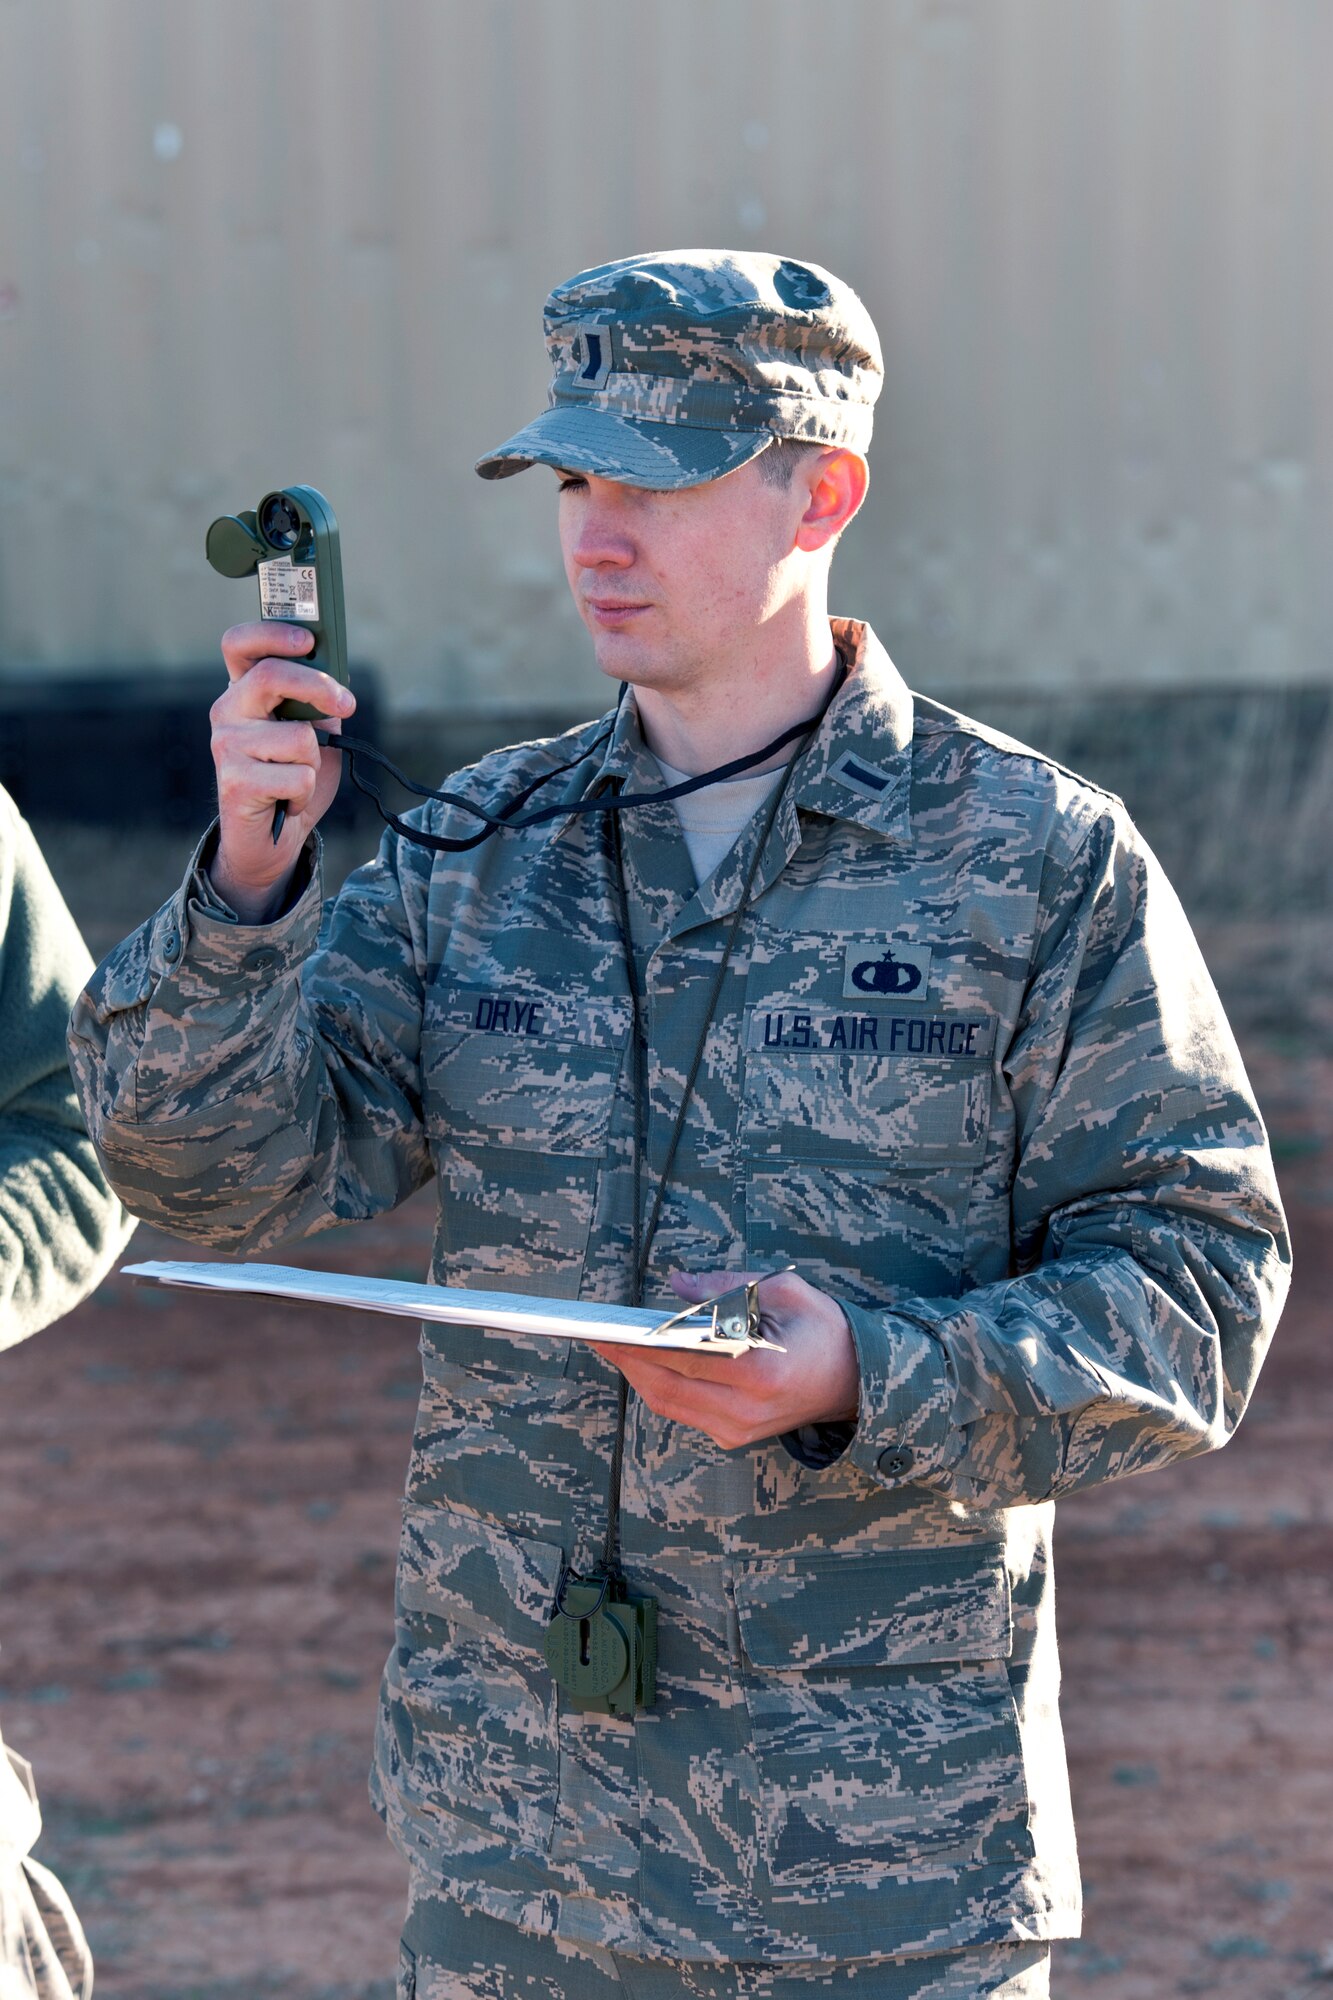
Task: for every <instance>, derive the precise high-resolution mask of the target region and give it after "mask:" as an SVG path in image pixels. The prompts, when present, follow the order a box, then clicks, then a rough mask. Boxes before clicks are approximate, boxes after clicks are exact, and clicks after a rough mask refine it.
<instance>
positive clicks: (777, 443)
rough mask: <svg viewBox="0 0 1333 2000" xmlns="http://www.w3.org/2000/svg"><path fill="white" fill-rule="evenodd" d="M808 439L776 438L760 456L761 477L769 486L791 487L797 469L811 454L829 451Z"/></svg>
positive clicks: (826, 447) (822, 445)
mask: <svg viewBox="0 0 1333 2000" xmlns="http://www.w3.org/2000/svg"><path fill="white" fill-rule="evenodd" d="M827 450H828V446H827V445H824V444H812V443H811V442H810V441H809V440H808V439H807V438H774V440H773V442H772V444H770V445H766V446H765V448H764V449H763V451H761V452H760V454H759V476H760V478H761V479H762V480H763V481H764V482H765V484H766V485H768V486H790V485H791V483H792V479H793V478H794V477H795V473H796V468H797V466H798V465H799V464H800V463H801V461H802V459H805V458H808V457H809V456H810V454H811V452H816V451H827Z"/></svg>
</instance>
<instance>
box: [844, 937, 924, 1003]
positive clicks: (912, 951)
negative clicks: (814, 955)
mask: <svg viewBox="0 0 1333 2000" xmlns="http://www.w3.org/2000/svg"><path fill="white" fill-rule="evenodd" d="M930 949H931V948H930V946H929V945H928V944H890V943H889V942H888V940H887V939H884V940H878V939H876V940H875V941H873V942H871V943H866V944H853V945H849V946H848V947H847V963H846V968H845V970H844V973H843V981H842V990H843V993H844V995H845V997H846V998H847V999H849V1000H852V999H855V998H856V996H857V995H858V994H860V993H876V994H879V995H880V996H881V997H882V998H884V999H886V1000H924V999H925V997H926V993H927V990H928V988H929V986H930Z"/></svg>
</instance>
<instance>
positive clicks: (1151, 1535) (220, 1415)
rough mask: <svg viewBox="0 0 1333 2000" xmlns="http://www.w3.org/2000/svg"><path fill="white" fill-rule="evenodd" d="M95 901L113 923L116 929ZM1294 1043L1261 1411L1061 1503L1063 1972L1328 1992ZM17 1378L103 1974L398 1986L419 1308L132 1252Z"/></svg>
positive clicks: (242, 1991)
mask: <svg viewBox="0 0 1333 2000" xmlns="http://www.w3.org/2000/svg"><path fill="white" fill-rule="evenodd" d="M76 858H77V853H76ZM178 860H179V857H171V858H170V861H169V862H168V863H166V864H163V878H164V888H165V887H168V886H170V879H171V875H170V869H171V868H172V867H174V865H176V863H177V862H178ZM133 872H134V874H135V877H136V887H137V893H138V895H139V896H142V882H141V877H140V871H138V870H137V869H136V870H134V871H133ZM71 881H72V883H73V884H74V886H75V887H78V886H80V885H81V886H82V888H83V892H84V897H85V899H88V898H89V894H90V892H89V890H88V886H87V882H86V881H82V882H81V878H79V877H78V876H77V875H75V876H72V877H71ZM67 892H70V890H69V885H67ZM71 900H72V901H74V902H75V906H76V910H78V904H79V898H78V896H77V895H76V894H74V893H71ZM141 907H142V904H141ZM78 913H79V914H80V915H82V916H83V917H84V921H85V923H86V924H87V925H88V927H89V929H90V930H91V931H92V932H93V934H94V944H95V947H104V946H105V944H107V943H109V942H111V940H112V938H113V937H114V936H115V935H118V934H119V930H120V929H121V928H124V927H125V925H124V923H123V922H119V921H118V920H117V917H116V914H115V912H114V911H113V910H109V909H108V908H107V906H106V905H105V904H103V905H102V906H101V907H99V908H97V909H96V911H95V912H94V911H93V910H91V909H88V908H86V907H85V909H84V910H79V911H78ZM113 926H114V927H113ZM99 931H100V932H102V933H109V935H105V934H103V935H99ZM1305 1047H1306V1050H1307V1052H1305V1053H1302V1052H1300V1050H1297V1051H1295V1052H1292V1051H1291V1050H1288V1051H1287V1052H1286V1053H1285V1054H1284V1053H1277V1052H1275V1051H1274V1050H1273V1047H1272V1038H1271V1036H1270V1037H1269V1041H1268V1043H1266V1044H1265V1046H1264V1047H1262V1048H1259V1047H1256V1048H1255V1049H1253V1050H1252V1051H1251V1058H1252V1067H1253V1069H1254V1071H1255V1075H1256V1081H1257V1083H1258V1085H1259V1088H1260V1093H1261V1097H1262V1099H1263V1101H1264V1102H1265V1105H1266V1108H1267V1109H1268V1112H1269V1115H1270V1120H1271V1122H1272V1123H1273V1125H1274V1128H1275V1133H1276V1138H1277V1143H1278V1150H1279V1154H1280V1157H1281V1159H1282V1164H1283V1171H1284V1184H1285V1186H1286V1190H1287V1193H1288V1196H1289V1199H1290V1201H1291V1204H1292V1209H1293V1217H1294V1223H1295V1230H1296V1241H1297V1253H1298V1273H1299V1275H1298V1283H1297V1288H1296V1291H1295V1294H1294V1296H1293V1300H1292V1303H1291V1305H1290V1307H1289V1309H1288V1313H1287V1316H1286V1318H1285V1320H1284V1322H1283V1326H1282V1330H1281V1333H1280V1336H1279V1339H1278V1341H1277V1344H1276V1346H1275V1348H1274V1351H1273V1355H1272V1357H1271V1359H1270V1361H1269V1363H1268V1366H1267V1368H1266V1370H1265V1373H1264V1376H1263V1378H1262V1380H1261V1383H1260V1387H1259V1391H1258V1394H1257V1396H1256V1398H1255V1402H1254V1406H1253V1408H1252V1411H1251V1413H1250V1415H1249V1417H1248V1418H1247V1421H1246V1423H1245V1425H1244V1426H1243V1427H1242V1429H1241V1431H1240V1433H1239V1435H1238V1437H1237V1439H1236V1441H1235V1442H1234V1443H1233V1444H1232V1445H1231V1446H1230V1447H1229V1448H1228V1449H1227V1450H1226V1452H1224V1453H1223V1454H1221V1455H1220V1456H1219V1457H1216V1458H1213V1459H1209V1460H1206V1461H1198V1462H1195V1463H1192V1464H1186V1465H1181V1466H1178V1467H1175V1468H1172V1469H1171V1470H1169V1471H1167V1472H1164V1473H1157V1474H1154V1475H1151V1476H1149V1477H1147V1478H1143V1479H1137V1480H1131V1481H1128V1482H1125V1483H1124V1484H1121V1485H1118V1486H1112V1487H1108V1488H1105V1489H1102V1490H1100V1491H1096V1492H1093V1493H1089V1494H1085V1495H1080V1496H1078V1497H1076V1498H1074V1499H1071V1500H1069V1501H1066V1502H1064V1503H1062V1506H1061V1510H1060V1519H1059V1527H1058V1530H1057V1557H1058V1562H1059V1577H1060V1628H1061V1633H1062V1642H1063V1654H1064V1662H1065V1722H1066V1730H1067V1735H1068V1741H1069V1750H1070V1759H1071V1765H1072V1771H1073V1782H1074V1793H1075V1804H1076V1808H1077V1813H1078V1820H1079V1826H1080V1835H1081V1845H1082V1854H1083V1863H1084V1869H1085V1874H1086V1877H1087V1886H1088V1918H1087V1926H1086V1934H1085V1936H1084V1938H1083V1939H1082V1940H1081V1941H1080V1942H1079V1943H1078V1944H1076V1945H1064V1946H1061V1947H1059V1948H1058V1950H1057V1976H1056V1986H1055V1990H1056V1992H1057V1993H1058V1994H1059V1995H1060V1996H1061V2000H1163V1996H1174V1995H1183V1994H1193V1993H1202V1994H1208V1995H1214V1996H1219V2000H1230V1996H1235V1997H1236V2000H1241V1996H1245V2000H1297V1996H1298V1995H1303V1996H1305V1995H1308V1996H1310V2000H1313V1996H1314V1995H1316V1994H1317V1993H1319V1992H1329V1993H1333V1980H1330V1979H1329V1978H1328V1977H1326V1976H1322V1975H1321V1966H1322V1965H1324V1964H1327V1965H1328V1967H1329V1971H1330V1972H1331V1973H1333V1959H1330V1956H1329V1955H1330V1951H1331V1950H1333V1897H1331V1895H1330V1874H1331V1873H1333V1869H1331V1866H1330V1864H1331V1863H1333V1836H1331V1835H1330V1832H1329V1820H1330V1807H1331V1805H1333V1782H1331V1780H1333V1768H1331V1767H1333V1731H1331V1730H1330V1727H1329V1715H1330V1713H1331V1712H1333V1648H1331V1647H1330V1638H1331V1637H1333V1530H1331V1528H1330V1515H1331V1514H1333V1491H1330V1486H1329V1482H1328V1479H1327V1474H1326V1473H1325V1474H1324V1475H1321V1474H1320V1473H1319V1467H1320V1465H1324V1466H1325V1467H1326V1466H1327V1464H1328V1456H1329V1454H1328V1445H1327V1441H1326V1440H1327V1437H1328V1434H1329V1430H1330V1418H1333V1391H1331V1389H1330V1375H1329V1370H1328V1367H1327V1364H1326V1360H1325V1353H1326V1345H1327V1340H1326V1328H1327V1321H1326V1307H1325V1301H1326V1300H1327V1299H1328V1297H1329V1296H1330V1292H1331V1291H1333V1061H1330V1060H1328V1059H1324V1058H1319V1057H1317V1056H1315V1055H1313V1054H1310V1053H1308V1044H1306V1045H1305ZM429 1224H430V1206H429V1195H426V1196H424V1197H418V1199H417V1200H416V1201H414V1202H413V1203H411V1204H409V1205H408V1207H407V1208H405V1209H403V1210H401V1211H400V1212H399V1213H398V1214H397V1215H394V1216H391V1217H387V1218H385V1219H383V1220H382V1221H380V1222H377V1223H375V1224H372V1225H369V1226H366V1227H364V1228H362V1229H360V1230H357V1231H352V1230H348V1231H340V1232H335V1233H334V1234H331V1235H329V1236H327V1237H324V1238H322V1239H319V1241H318V1242H317V1243H315V1244H312V1245H310V1246H307V1251H306V1253H305V1254H306V1256H307V1259H308V1261H311V1262H318V1263H321V1264H325V1265H328V1266H329V1267H332V1268H344V1269H355V1270H358V1271H366V1272H376V1273H379V1274H381V1275H386V1276H389V1275H392V1276H419V1275H420V1274H421V1272H422V1271H423V1269H424V1267H425V1262H426V1253H427V1244H428V1238H429ZM134 1253H135V1255H136V1256H138V1257H150V1256H171V1255H182V1254H186V1255H189V1254H195V1253H192V1252H190V1251H189V1250H188V1249H183V1248H182V1246H180V1245H179V1244H176V1243H173V1242H172V1240H171V1239H169V1238H166V1237H163V1236H160V1235H157V1234H155V1233H154V1232H151V1231H148V1230H141V1231H140V1233H139V1235H138V1237H137V1239H136V1241H135V1244H134ZM0 1370H2V1371H3V1373H2V1374H0V1385H2V1393H0V1499H2V1501H3V1515H2V1516H0V1526H2V1528H3V1540H0V1625H2V1627H3V1638H4V1653H3V1660H2V1661H0V1689H2V1690H3V1692H2V1697H0V1727H3V1730H4V1733H5V1735H6V1736H7V1737H8V1738H9V1739H10V1741H12V1742H13V1743H14V1744H15V1746H16V1747H17V1748H19V1749H21V1750H22V1751H23V1752H24V1753H25V1754H26V1755H28V1756H30V1757H31V1758H32V1759H33V1762H34V1764H35V1766H36V1770H37V1775H38V1781H39V1785H40V1789H41V1794H42V1801H43V1806H44V1810H45V1815H46V1832H45V1834H44V1836H43V1841H42V1845H41V1847H40V1848H39V1853H41V1854H42V1855H43V1857H44V1858H45V1859H46V1860H48V1861H49V1862H50V1863H51V1864H52V1865H53V1866H55V1867H56V1868H57V1869H58V1870H59V1872H60V1873H61V1874H62V1875H63V1876H64V1878H65V1879H66V1881H67V1882H68V1883H69V1885H70V1886H71V1888H72V1889H73V1891H74V1893H75V1896H76V1899H77V1901H78V1903H79V1906H80V1908H81V1911H82V1913H83V1916H84V1919H85V1922H86V1923H87V1926H88V1929H89V1933H90V1936H91V1939H92V1942H93V1946H94V1949H95V1952H96V1955H97V1960H98V1982H97V1990H98V2000H261V1996H270V1995H272V1996H281V2000H390V1996H391V1994H392V1991H393V1985H392V1977H391V1967H392V1965H393V1962H394V1958H395V1948H396V1938H397V1927H398V1923H399V1919H400V1915H401V1910H402V1904H403V1897H404V1874H403V1869H402V1866H401V1864H400V1863H399V1861H398V1860H397V1858H396V1857H395V1856H394V1854H393V1853H392V1851H391V1850H390V1848H389V1846H388V1844H387V1842H386V1841H385V1839H384V1837H383V1834H382V1831H381V1829H380V1825H379V1822H378V1820H376V1819H375V1817H374V1816H373V1814H372V1813H371V1810H370V1808H369V1805H368V1803H367V1801H366V1795H365V1772H366V1767H367V1763H368V1759H369V1747H370V1735H371V1727H372V1720H373V1714H374V1702H375V1688H376V1683H377V1679H378V1674H379V1669H380V1666H381V1664H382V1661H383V1657H384V1653H385V1651H386V1649H387V1646H388V1643H389V1636H390V1620H391V1598H392V1560H393V1551H394V1547H395V1542H396V1532H397V1518H398V1497H399V1494H400V1491H401V1487H402V1478H403V1470H404V1465H405V1461H406V1456H407V1449H408V1441H409V1436H410V1432H411V1426H412V1416H413V1409H414V1400H415V1388H416V1379H417V1361H416V1351H415V1330H414V1328H413V1326H412V1325H411V1324H410V1323H407V1322H402V1323H399V1322H395V1321H393V1320H389V1319H383V1320H371V1319H367V1318H363V1317H362V1316H360V1315H356V1314H337V1313H323V1314H315V1313H305V1312H301V1311H299V1310H296V1309H291V1308H284V1307H280V1306H277V1305H274V1306H271V1307H266V1306H263V1305H257V1304H255V1303H253V1302H229V1301H226V1300H222V1299H209V1300H197V1301H196V1300H190V1299H182V1298H180V1297H178V1296H176V1295H173V1294H170V1293H165V1292H153V1291H148V1290H142V1289H137V1288H134V1287H132V1286H131V1285H130V1284H129V1283H128V1282H127V1281H126V1280H124V1279H121V1278H113V1279H111V1280H109V1281H108V1283H107V1284H106V1285H105V1286H104V1287H103V1288H102V1290H101V1291H100V1293H99V1294H98V1295H97V1296H96V1297H94V1298H93V1299H91V1300H90V1301H88V1302H87V1303H86V1304H85V1305H84V1306H83V1307H82V1308H80V1310H79V1311H78V1312H76V1313H74V1314H73V1315H71V1317H70V1318H69V1319H68V1320H66V1321H65V1322H63V1323H62V1324H61V1325H60V1326H57V1327H55V1328H52V1329H51V1330H50V1331H49V1332H48V1333H46V1334H44V1335H43V1336H42V1337H41V1338H40V1339H39V1340H35V1341H31V1342H29V1343H28V1344H27V1345H26V1346H24V1347H21V1348H18V1349H16V1350H14V1351H13V1352H11V1353H7V1354H4V1355H3V1356H0Z"/></svg>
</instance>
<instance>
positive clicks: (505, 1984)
mask: <svg viewBox="0 0 1333 2000" xmlns="http://www.w3.org/2000/svg"><path fill="white" fill-rule="evenodd" d="M1050 1990H1051V1986H1050V1950H1049V1948H1048V1947H1047V1946H1046V1945H1044V1944H997V1945H980V1946H977V1947H976V1948H975V1949H974V1950H971V1951H954V1952H945V1953H942V1954H940V1955H939V1956H938V1957H935V1956H932V1957H928V1958H881V1959H873V1960H872V1959H847V1960H843V1961H840V1962H838V1963H836V1964H834V1963H831V1962H829V1961H823V1962H820V1961H812V1962H811V1963H809V1964H803V1965H759V1964H740V1963H737V1964H730V1965H703V1964H696V1963H686V1962H684V1961H683V1960H681V1959H666V1958H658V1959H644V1958H627V1957H625V1956H624V1954H623V1953H621V1952H611V1951H605V1950H603V1949H602V1948H601V1947H600V1946H596V1945H579V1946H574V1945H569V1944H566V1943H564V1942H563V1941H561V1940H559V1939H557V1938H551V1937H540V1936H538V1935H536V1934H535V1933H534V1932H532V1931H524V1930H520V1929H519V1928H518V1926H517V1925H516V1924H507V1923H501V1922H500V1921H499V1920H498V1919H496V1918H494V1917H488V1916H485V1915H483V1914H482V1913H481V1912H480V1911H477V1910H468V1909H464V1908H463V1906H462V1905H461V1904H459V1903H455V1902H453V1901H452V1900H450V1899H449V1898H447V1897H443V1896H436V1895H433V1894H432V1893H431V1892H430V1890H429V1888H428V1887H426V1886H425V1885H424V1883H423V1882H422V1880H421V1878H420V1877H415V1876H414V1879H413V1883H412V1891H411V1896H410V1900H409V1903H408V1916H407V1925H406V1928H405V1929H404V1932H403V1942H402V1948H401V1951H400V1954H399V1962H398V2000H820V1996H824V1995H830V1996H837V2000H1048V1996H1049V1994H1050Z"/></svg>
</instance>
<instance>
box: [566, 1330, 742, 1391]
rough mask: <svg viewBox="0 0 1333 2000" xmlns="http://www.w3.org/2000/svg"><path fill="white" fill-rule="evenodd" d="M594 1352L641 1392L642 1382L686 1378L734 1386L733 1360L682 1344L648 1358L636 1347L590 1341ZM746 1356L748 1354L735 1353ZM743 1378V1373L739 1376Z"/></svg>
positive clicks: (665, 1382) (654, 1383)
mask: <svg viewBox="0 0 1333 2000" xmlns="http://www.w3.org/2000/svg"><path fill="white" fill-rule="evenodd" d="M590 1345H591V1347H592V1349H593V1351H594V1353H596V1354H600V1355H601V1357H602V1359H603V1361H609V1362H610V1363H611V1365H612V1367H614V1368H618V1369H619V1370H620V1372H621V1374H622V1375H623V1376H624V1377H625V1379H626V1380H627V1381H628V1382H630V1383H631V1384H632V1385H633V1387H634V1388H635V1389H638V1390H639V1391H640V1393H642V1391H643V1388H644V1387H645V1386H646V1385H649V1386H656V1387H658V1388H665V1387H666V1386H667V1385H668V1384H669V1383H671V1382H679V1381H681V1380H689V1381H695V1382H711V1383H714V1384H716V1385H717V1386H718V1387H719V1388H727V1387H735V1386H736V1385H737V1382H738V1375H737V1361H736V1360H735V1359H732V1358H731V1357H730V1356H728V1355H723V1354H695V1353H692V1352H690V1351H689V1350H687V1349H685V1348H680V1347H673V1348H664V1349H663V1350H662V1351H661V1352H660V1353H658V1354H655V1355H653V1356H652V1358H651V1359H649V1357H648V1356H647V1355H646V1354H645V1353H644V1352H643V1349H642V1348H639V1347H625V1346H621V1345H620V1343H619V1342H617V1343H615V1344H614V1345H612V1344H610V1343H607V1344H605V1345H602V1344H599V1343H598V1342H597V1341H595V1340H594V1341H592V1342H591V1343H590ZM738 1358H739V1359H747V1358H748V1357H738ZM740 1379H741V1380H743V1377H742V1378H740Z"/></svg>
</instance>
